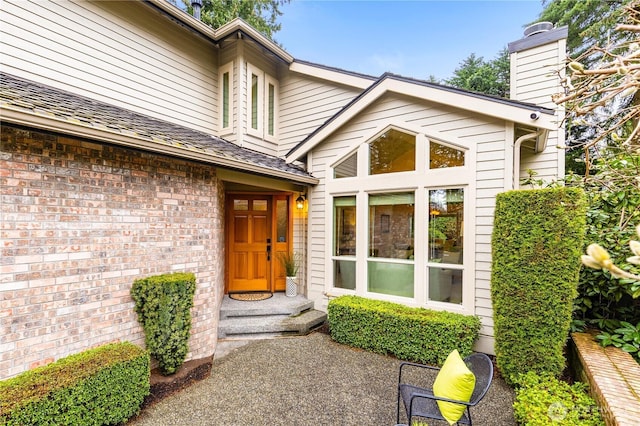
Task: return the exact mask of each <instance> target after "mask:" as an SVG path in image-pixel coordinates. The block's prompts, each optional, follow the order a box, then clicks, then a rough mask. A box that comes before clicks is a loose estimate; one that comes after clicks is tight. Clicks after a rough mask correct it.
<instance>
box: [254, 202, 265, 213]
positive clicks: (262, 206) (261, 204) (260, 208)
mask: <svg viewBox="0 0 640 426" xmlns="http://www.w3.org/2000/svg"><path fill="white" fill-rule="evenodd" d="M253 210H254V211H259V212H266V211H267V200H253Z"/></svg>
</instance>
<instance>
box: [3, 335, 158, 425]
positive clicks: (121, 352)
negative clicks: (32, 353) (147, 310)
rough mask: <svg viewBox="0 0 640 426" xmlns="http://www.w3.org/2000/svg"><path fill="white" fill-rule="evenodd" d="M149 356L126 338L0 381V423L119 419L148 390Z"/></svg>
mask: <svg viewBox="0 0 640 426" xmlns="http://www.w3.org/2000/svg"><path fill="white" fill-rule="evenodd" d="M149 362H150V361H149V354H148V353H147V352H146V351H145V350H143V349H142V348H140V347H138V346H135V345H133V344H131V343H129V342H124V343H111V344H107V345H104V346H100V347H97V348H94V349H89V350H87V351H84V352H81V353H78V354H74V355H70V356H68V357H65V358H62V359H60V360H58V361H56V362H54V363H51V364H48V365H45V366H43V367H39V368H36V369H33V370H30V371H27V372H25V373H23V374H21V375H19V376H16V377H13V378H11V379H7V380H4V381H2V382H0V395H1V396H2V398H0V424H3V425H4V424H6V425H9V426H13V425H15V426H18V425H20V426H26V425H65V426H70V425H107V424H118V423H121V422H124V421H125V420H127V419H128V418H129V417H131V416H133V415H135V414H137V413H138V411H139V410H140V406H141V405H142V403H143V401H144V398H145V396H147V395H148V394H149V374H150V373H149Z"/></svg>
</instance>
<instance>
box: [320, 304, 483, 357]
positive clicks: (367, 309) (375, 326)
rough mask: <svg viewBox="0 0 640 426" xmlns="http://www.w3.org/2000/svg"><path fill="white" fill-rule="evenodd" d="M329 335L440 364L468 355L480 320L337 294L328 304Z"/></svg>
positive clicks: (347, 342) (382, 352)
mask: <svg viewBox="0 0 640 426" xmlns="http://www.w3.org/2000/svg"><path fill="white" fill-rule="evenodd" d="M328 321H329V328H330V332H331V337H332V338H333V340H335V341H336V342H338V343H342V344H345V345H349V346H353V347H357V348H362V349H366V350H369V351H372V352H376V353H381V354H385V355H387V354H391V355H394V356H396V357H398V358H400V359H404V360H408V361H415V362H421V363H423V364H435V365H441V364H442V363H443V362H444V361H445V360H446V359H447V356H448V355H449V353H451V352H452V351H453V350H454V349H458V352H460V355H462V356H463V357H464V356H467V355H469V354H470V353H471V352H472V347H473V343H474V342H475V340H476V339H477V338H478V332H479V330H480V320H479V319H478V318H477V317H475V316H467V315H461V314H455V313H451V312H444V311H433V310H429V309H422V308H410V307H407V306H404V305H400V304H397V303H391V302H384V301H379V300H372V299H366V298H363V297H358V296H341V297H338V298H336V299H333V300H331V301H330V302H329V306H328Z"/></svg>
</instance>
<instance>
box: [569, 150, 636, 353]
mask: <svg viewBox="0 0 640 426" xmlns="http://www.w3.org/2000/svg"><path fill="white" fill-rule="evenodd" d="M636 149H637V148H636ZM599 154H600V156H601V157H600V158H599V159H597V160H595V162H594V164H593V169H594V170H593V171H595V173H593V171H592V173H593V174H591V175H590V176H586V177H583V176H568V177H567V181H568V184H570V185H576V186H580V187H582V188H584V190H585V193H586V195H587V200H588V204H589V208H588V210H587V232H586V237H585V245H588V244H592V243H598V244H600V245H601V246H603V247H605V248H606V249H607V251H608V252H609V254H610V255H611V260H612V261H613V262H614V263H615V264H616V265H619V266H621V267H622V269H624V270H627V271H629V272H632V273H635V274H640V266H637V265H633V264H630V263H628V262H626V258H627V257H628V256H629V246H628V244H629V240H631V239H633V237H634V227H633V225H634V224H640V181H638V179H637V176H638V170H639V169H640V155H638V154H637V152H634V151H633V150H632V149H623V148H622V147H615V146H608V147H607V148H606V149H603V150H601V151H600V152H599ZM578 292H579V294H578V297H577V298H576V300H575V303H574V324H573V328H574V330H582V329H584V328H585V327H596V328H599V329H601V330H603V331H604V333H608V334H616V333H615V330H616V329H618V328H621V327H624V326H623V325H622V323H621V322H622V321H624V322H628V323H632V324H637V323H638V322H640V281H637V280H632V279H624V278H623V279H620V278H615V277H613V276H612V275H611V273H610V272H608V271H606V270H596V269H591V268H582V270H581V271H580V281H579V286H578ZM603 336H604V335H603ZM602 341H603V342H605V341H606V339H603V340H602ZM627 343H629V342H627Z"/></svg>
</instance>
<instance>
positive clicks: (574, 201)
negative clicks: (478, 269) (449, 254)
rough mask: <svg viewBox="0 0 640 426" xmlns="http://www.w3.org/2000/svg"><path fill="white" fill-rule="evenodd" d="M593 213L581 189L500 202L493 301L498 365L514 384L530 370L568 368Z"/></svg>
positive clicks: (521, 194)
mask: <svg viewBox="0 0 640 426" xmlns="http://www.w3.org/2000/svg"><path fill="white" fill-rule="evenodd" d="M585 209H586V206H585V200H584V195H583V192H582V191H581V190H579V189H577V188H553V189H539V190H524V191H509V192H506V193H502V194H498V196H497V199H496V213H495V223H494V230H493V236H492V250H493V266H492V275H491V298H492V302H493V309H494V325H495V339H496V345H495V348H496V361H497V364H498V367H499V368H500V370H501V372H502V374H503V375H504V377H505V379H506V380H507V382H508V383H511V384H513V383H515V377H516V376H517V375H518V374H522V373H526V372H528V371H534V372H537V373H550V374H552V375H554V376H559V375H560V373H562V370H563V369H564V365H565V360H564V355H563V349H564V346H565V343H566V341H567V337H568V334H569V329H570V324H571V312H572V303H573V299H574V298H575V297H576V294H577V291H576V287H577V282H578V272H579V270H580V255H581V254H582V247H583V240H584V226H585Z"/></svg>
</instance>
